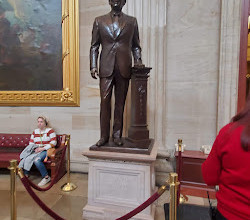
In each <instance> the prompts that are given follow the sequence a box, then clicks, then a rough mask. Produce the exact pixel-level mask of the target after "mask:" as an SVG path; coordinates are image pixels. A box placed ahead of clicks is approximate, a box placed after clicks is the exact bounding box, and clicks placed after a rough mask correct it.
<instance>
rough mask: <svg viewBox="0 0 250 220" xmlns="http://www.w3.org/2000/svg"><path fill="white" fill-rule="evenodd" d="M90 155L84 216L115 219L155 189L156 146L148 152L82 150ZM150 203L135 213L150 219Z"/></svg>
mask: <svg viewBox="0 0 250 220" xmlns="http://www.w3.org/2000/svg"><path fill="white" fill-rule="evenodd" d="M83 155H84V156H86V157H88V158H89V179H88V204H87V205H86V206H85V207H84V208H83V219H87V220H92V219H93V220H115V219H116V218H119V217H121V216H123V215H124V214H126V213H128V212H130V211H132V210H133V209H134V208H136V207H137V206H139V205H141V204H142V203H143V202H144V201H146V200H147V199H148V198H149V197H150V196H151V195H153V193H154V192H155V170H154V165H155V161H156V156H157V146H154V147H153V149H152V151H151V154H150V155H145V154H144V155H143V154H131V153H117V152H102V151H85V152H84V153H83ZM154 213H155V208H154V206H153V205H151V206H149V207H148V208H147V209H145V210H143V211H142V212H141V213H139V214H137V215H136V216H134V217H133V218H132V219H134V220H135V219H136V220H153V219H154Z"/></svg>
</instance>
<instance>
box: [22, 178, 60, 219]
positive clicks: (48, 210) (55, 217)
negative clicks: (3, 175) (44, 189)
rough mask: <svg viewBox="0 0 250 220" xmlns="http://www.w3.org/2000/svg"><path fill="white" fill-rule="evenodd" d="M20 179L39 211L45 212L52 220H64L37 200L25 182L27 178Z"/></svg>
mask: <svg viewBox="0 0 250 220" xmlns="http://www.w3.org/2000/svg"><path fill="white" fill-rule="evenodd" d="M20 179H21V181H22V183H23V185H24V187H25V188H26V190H27V192H28V193H29V194H30V196H31V197H32V198H33V199H34V201H35V202H36V203H37V204H38V205H39V206H40V207H41V209H42V210H43V211H45V212H46V213H47V214H48V215H50V216H51V217H52V218H54V219H56V220H64V219H63V218H62V217H60V216H59V215H57V214H56V213H55V212H54V211H52V210H51V209H50V208H49V207H48V206H46V205H45V204H44V202H43V201H42V200H41V199H39V197H38V196H37V195H36V194H35V193H34V191H33V190H32V188H31V187H30V185H29V183H28V181H27V178H25V177H23V178H20Z"/></svg>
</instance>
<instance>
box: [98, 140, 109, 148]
mask: <svg viewBox="0 0 250 220" xmlns="http://www.w3.org/2000/svg"><path fill="white" fill-rule="evenodd" d="M108 141H109V140H108V139H106V138H101V139H100V140H99V141H98V142H97V143H96V146H97V147H101V146H104V145H105V144H106V143H108Z"/></svg>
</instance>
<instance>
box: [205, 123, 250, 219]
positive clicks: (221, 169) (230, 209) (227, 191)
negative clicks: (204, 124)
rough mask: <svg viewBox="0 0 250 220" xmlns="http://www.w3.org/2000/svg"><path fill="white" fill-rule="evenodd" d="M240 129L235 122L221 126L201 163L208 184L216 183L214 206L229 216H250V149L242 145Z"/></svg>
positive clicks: (225, 215)
mask: <svg viewBox="0 0 250 220" xmlns="http://www.w3.org/2000/svg"><path fill="white" fill-rule="evenodd" d="M242 130H243V126H236V124H235V123H230V124H228V125H226V126H225V127H224V128H222V129H221V131H220V132H219V134H218V136H217V137H216V140H215V142H214V145H213V148H212V150H211V152H210V154H209V156H208V158H207V160H206V161H205V162H204V163H203V164H202V174H203V179H204V181H205V182H206V183H207V185H211V186H214V185H219V191H218V192H217V193H216V198H217V201H218V204H217V208H218V210H219V211H220V213H221V214H222V215H223V216H224V217H225V218H227V219H228V220H243V219H247V220H250V152H249V151H248V152H246V151H244V150H243V148H242V147H241V143H240V136H241V132H242Z"/></svg>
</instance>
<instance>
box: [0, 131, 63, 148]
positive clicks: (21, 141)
mask: <svg viewBox="0 0 250 220" xmlns="http://www.w3.org/2000/svg"><path fill="white" fill-rule="evenodd" d="M30 136H31V134H1V133H0V149H1V148H5V149H8V148H18V149H24V148H25V147H26V146H28V145H29V141H30ZM62 136H63V135H56V137H57V146H56V147H59V146H60V145H61V140H62Z"/></svg>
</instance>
